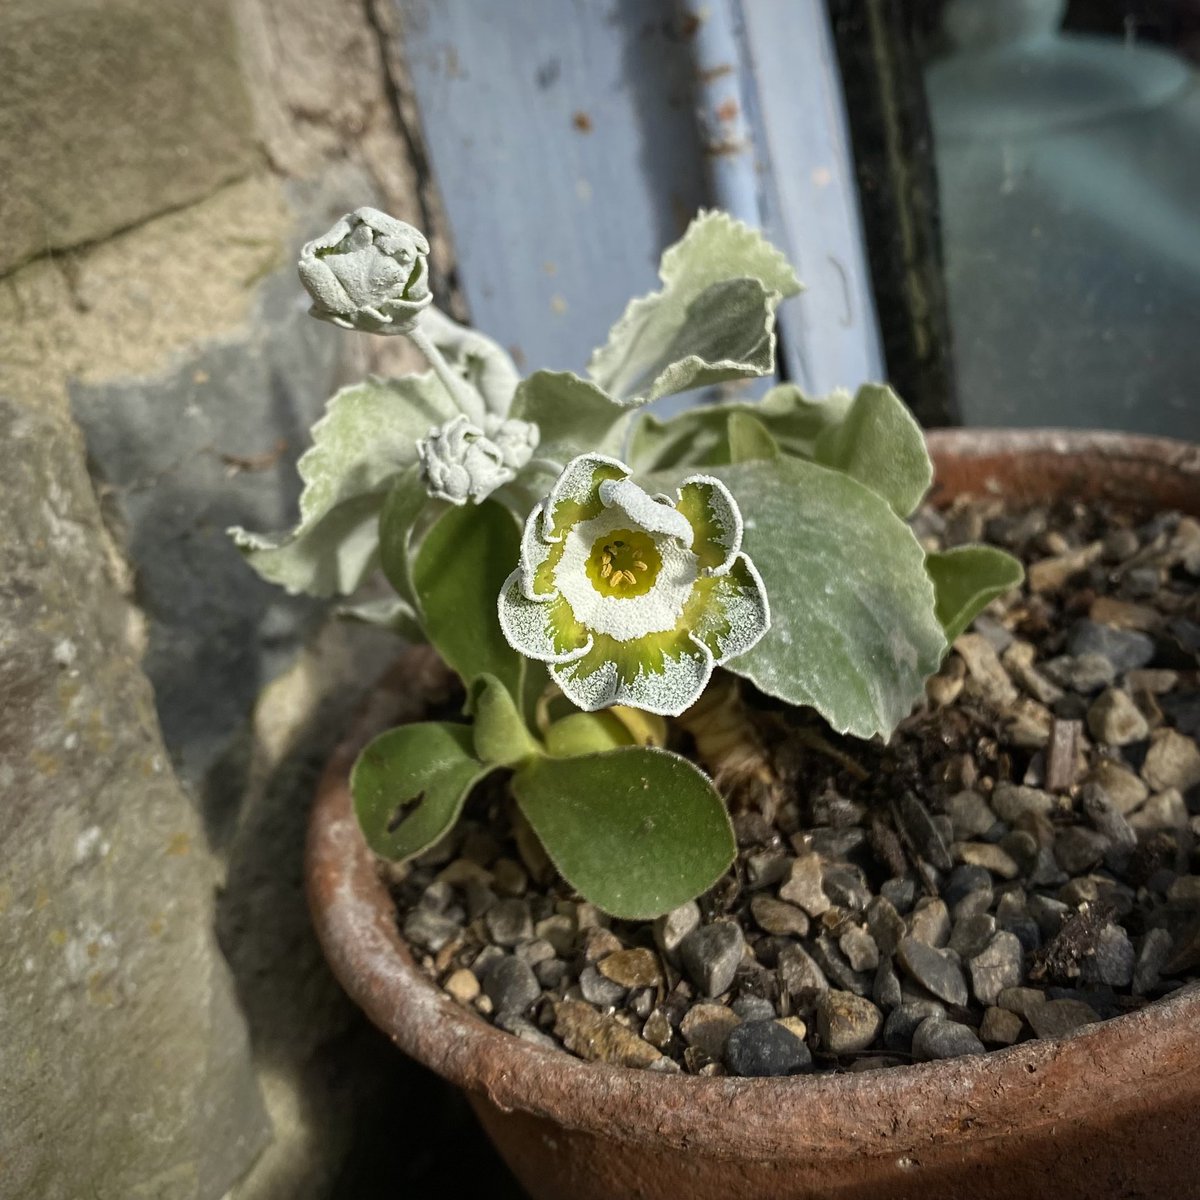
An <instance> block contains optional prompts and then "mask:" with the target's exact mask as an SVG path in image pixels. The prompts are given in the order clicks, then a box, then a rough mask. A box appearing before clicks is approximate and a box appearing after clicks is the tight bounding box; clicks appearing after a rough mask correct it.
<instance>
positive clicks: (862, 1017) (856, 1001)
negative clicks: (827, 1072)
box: [817, 991, 883, 1054]
mask: <svg viewBox="0 0 1200 1200" xmlns="http://www.w3.org/2000/svg"><path fill="white" fill-rule="evenodd" d="M882 1026H883V1014H882V1013H881V1012H880V1011H879V1009H878V1008H876V1007H875V1005H874V1004H872V1003H871V1001H870V1000H867V999H865V998H864V997H862V996H856V995H855V994H854V993H853V992H842V991H828V992H824V993H822V994H821V997H820V999H819V1000H818V1001H817V1033H818V1036H819V1037H820V1040H821V1045H822V1046H823V1047H824V1048H825V1049H826V1050H828V1051H829V1052H830V1053H831V1054H857V1053H858V1052H859V1051H861V1050H866V1049H867V1047H868V1046H870V1045H871V1043H872V1042H873V1041H874V1040H875V1038H876V1036H877V1035H878V1034H879V1030H880V1029H881V1028H882Z"/></svg>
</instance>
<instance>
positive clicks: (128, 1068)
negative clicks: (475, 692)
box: [0, 398, 269, 1200]
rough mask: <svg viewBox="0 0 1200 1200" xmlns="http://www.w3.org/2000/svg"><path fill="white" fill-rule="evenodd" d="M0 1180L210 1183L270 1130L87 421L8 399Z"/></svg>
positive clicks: (2, 432)
mask: <svg viewBox="0 0 1200 1200" xmlns="http://www.w3.org/2000/svg"><path fill="white" fill-rule="evenodd" d="M0 460H2V461H3V462H4V464H5V466H4V471H3V472H2V473H0V529H2V530H3V534H2V535H0V795H2V796H3V797H4V802H3V804H0V845H2V846H3V847H4V853H3V855H2V856H0V963H3V964H4V978H3V987H2V989H0V1025H2V1027H3V1030H4V1036H3V1037H2V1038H0V1079H2V1080H3V1086H0V1162H3V1171H2V1172H0V1197H3V1198H4V1200H26V1198H28V1197H34V1196H36V1197H39V1200H76V1198H77V1197H80V1196H92V1197H96V1200H125V1198H126V1197H133V1196H154V1197H157V1198H159V1200H210V1198H211V1197H216V1196H220V1195H222V1194H224V1193H225V1192H226V1191H227V1190H228V1189H229V1188H230V1187H231V1186H232V1184H233V1183H234V1182H235V1181H236V1180H237V1179H238V1177H239V1176H240V1175H242V1174H243V1173H244V1172H245V1171H246V1169H247V1168H248V1167H249V1165H250V1164H251V1163H252V1162H253V1160H254V1158H255V1157H256V1156H257V1154H258V1153H259V1152H260V1150H261V1148H262V1146H263V1145H264V1143H265V1142H266V1140H267V1138H268V1136H269V1130H268V1126H267V1123H266V1118H265V1115H264V1111H263V1107H262V1101H261V1098H260V1095H259V1091H258V1087H257V1085H256V1082H255V1077H254V1072H253V1070H252V1067H251V1063H250V1055H249V1048H248V1046H247V1038H246V1029H245V1025H244V1022H243V1019H242V1016H241V1014H240V1012H239V1011H238V1009H237V1007H236V1005H235V1003H234V999H233V992H232V988H231V986H230V979H229V974H228V971H227V969H226V966H225V963H224V961H223V960H222V958H221V956H220V954H219V952H218V950H217V948H216V945H215V940H214V938H213V934H212V910H213V894H212V893H213V887H214V882H215V865H214V862H213V860H212V859H211V858H210V856H209V855H208V852H207V849H206V846H205V840H204V834H203V831H202V829H201V827H200V822H199V820H198V817H197V814H196V812H195V809H194V806H193V805H192V804H191V802H190V801H189V800H188V798H187V797H186V796H185V795H184V794H183V793H182V791H181V790H180V789H179V787H178V785H177V784H176V782H175V780H174V777H173V775H172V774H171V771H170V769H169V767H168V764H167V759H166V753H165V751H164V749H163V746H162V742H161V740H160V738H159V734H158V727H157V723H156V720H155V715H154V708H153V702H152V697H151V694H150V689H149V687H148V686H147V684H146V681H145V679H144V677H143V676H142V675H141V673H140V671H139V670H138V669H137V666H136V663H135V661H134V659H133V656H132V652H131V646H130V642H129V637H128V633H129V619H128V618H129V609H128V606H127V604H126V603H125V601H124V599H123V597H122V596H121V594H120V592H119V591H118V589H117V588H116V587H115V586H114V582H113V580H112V579H111V578H110V574H109V563H110V561H111V559H110V557H109V555H108V552H107V551H106V548H105V538H104V534H103V530H102V528H101V525H100V520H99V512H98V510H97V507H96V503H95V498H94V495H93V493H92V489H91V485H90V482H89V479H88V475H87V472H86V469H85V467H84V460H83V454H82V447H81V445H80V442H79V438H78V435H77V433H76V431H75V430H74V429H73V427H71V426H70V425H69V424H68V423H67V422H65V421H62V420H60V419H56V418H53V417H49V416H47V415H45V414H36V413H34V412H33V411H31V410H29V409H26V408H24V407H22V406H19V405H17V404H15V403H12V402H11V401H8V400H6V399H4V398H0Z"/></svg>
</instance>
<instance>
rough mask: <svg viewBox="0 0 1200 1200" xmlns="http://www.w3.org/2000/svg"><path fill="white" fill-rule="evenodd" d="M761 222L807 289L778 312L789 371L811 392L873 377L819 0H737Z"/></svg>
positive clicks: (868, 318) (847, 171)
mask: <svg viewBox="0 0 1200 1200" xmlns="http://www.w3.org/2000/svg"><path fill="white" fill-rule="evenodd" d="M738 7H739V9H740V16H741V39H742V47H743V64H744V69H745V70H746V72H747V75H746V78H747V79H748V80H749V81H750V82H751V84H752V86H750V87H747V88H746V89H745V90H746V93H747V104H748V106H749V109H750V113H749V115H750V124H751V128H752V130H753V133H754V140H755V146H756V152H757V155H758V159H759V169H760V172H761V173H762V178H763V180H764V193H763V201H762V203H763V217H764V221H763V225H764V229H765V231H766V233H767V235H768V236H769V237H770V238H771V240H772V241H773V242H775V243H776V244H777V245H778V246H779V247H780V248H781V249H782V250H784V251H785V252H786V253H787V255H788V257H789V258H790V259H791V261H792V262H793V263H794V264H795V266H796V268H797V270H798V271H799V274H800V278H801V279H803V280H804V282H805V284H806V285H807V287H808V290H807V291H806V292H805V293H804V294H803V295H801V296H799V297H797V298H796V299H794V300H790V301H789V302H788V303H787V304H786V305H784V306H783V308H782V309H781V310H780V332H781V336H782V341H783V350H784V362H785V363H786V366H787V370H788V375H789V377H790V378H791V379H792V380H793V381H794V382H796V383H799V384H800V385H801V386H802V387H804V388H806V389H807V390H809V391H811V392H813V393H814V394H824V393H826V392H828V391H830V390H831V389H833V388H835V387H850V388H853V387H856V386H857V385H858V384H860V383H862V382H864V381H866V380H874V379H882V378H884V376H885V373H886V370H885V367H884V364H883V354H882V350H881V348H880V343H879V331H878V325H877V323H876V316H875V308H874V303H873V300H872V294H871V286H870V273H869V270H868V266H867V261H866V253H865V250H864V247H863V239H862V232H861V230H862V222H861V217H860V214H859V208H858V193H857V185H856V183H855V177H854V165H853V157H852V154H851V149H850V141H849V134H848V131H847V128H846V119H845V107H844V100H843V95H842V84H841V77H840V75H839V73H838V68H837V59H836V57H835V53H834V49H833V43H832V39H831V36H830V31H829V24H828V14H827V12H826V9H825V5H824V3H823V2H822V0H738Z"/></svg>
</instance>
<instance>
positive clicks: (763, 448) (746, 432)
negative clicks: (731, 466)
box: [729, 412, 780, 463]
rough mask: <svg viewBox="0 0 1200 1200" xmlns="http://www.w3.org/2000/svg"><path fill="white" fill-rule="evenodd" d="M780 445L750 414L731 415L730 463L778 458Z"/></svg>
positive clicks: (738, 413)
mask: <svg viewBox="0 0 1200 1200" xmlns="http://www.w3.org/2000/svg"><path fill="white" fill-rule="evenodd" d="M779 453H780V451H779V444H778V442H776V441H775V439H774V438H773V437H772V436H771V434H770V432H769V431H768V430H767V427H766V426H765V425H764V424H763V423H762V422H761V421H760V420H759V419H758V418H757V417H752V416H751V415H750V414H749V413H744V412H733V413H730V414H729V461H730V462H735V463H740V462H753V461H754V460H755V459H758V458H778V457H779Z"/></svg>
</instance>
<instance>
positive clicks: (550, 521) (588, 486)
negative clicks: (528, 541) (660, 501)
mask: <svg viewBox="0 0 1200 1200" xmlns="http://www.w3.org/2000/svg"><path fill="white" fill-rule="evenodd" d="M628 474H629V468H628V467H626V466H625V465H624V463H621V462H618V461H617V460H616V459H615V458H609V457H608V455H607V454H580V455H579V456H578V457H576V458H573V459H571V461H570V462H569V463H567V465H566V466H565V467H564V468H563V472H562V474H561V475H560V476H559V477H558V478H557V479H556V480H555V481H554V486H553V487H552V488H551V489H550V495H549V496H547V497H546V500H545V506H546V521H545V525H544V528H543V530H542V536H543V537H545V538H546V539H547V541H551V542H557V541H560V540H561V539H562V538H563V537H564V536H565V535H566V533H567V531H568V530H570V529H571V528H572V527H573V526H575V525H577V524H578V523H579V522H580V521H586V520H589V519H590V518H591V517H595V516H599V514H600V513H601V511H602V510H603V508H604V502H603V501H602V500H601V499H600V485H601V484H602V483H604V482H605V481H606V480H613V479H624V478H626V477H627V476H628Z"/></svg>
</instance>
